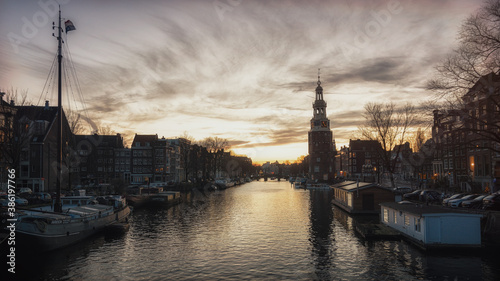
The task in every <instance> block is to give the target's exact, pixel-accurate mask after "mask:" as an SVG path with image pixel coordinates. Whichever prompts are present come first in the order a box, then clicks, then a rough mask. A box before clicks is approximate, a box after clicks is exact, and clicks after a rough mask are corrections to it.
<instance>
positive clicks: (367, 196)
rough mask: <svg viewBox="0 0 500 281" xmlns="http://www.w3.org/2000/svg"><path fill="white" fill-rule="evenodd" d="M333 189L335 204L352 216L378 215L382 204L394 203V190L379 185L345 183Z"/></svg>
mask: <svg viewBox="0 0 500 281" xmlns="http://www.w3.org/2000/svg"><path fill="white" fill-rule="evenodd" d="M331 188H332V189H333V191H334V199H333V203H334V204H335V205H336V206H338V207H340V208H341V209H343V210H345V211H347V212H349V213H351V214H378V213H380V206H379V204H380V203H382V202H394V193H393V192H392V190H390V189H388V188H385V187H382V186H380V185H378V184H377V183H368V182H356V181H344V182H341V183H337V184H334V185H332V186H331Z"/></svg>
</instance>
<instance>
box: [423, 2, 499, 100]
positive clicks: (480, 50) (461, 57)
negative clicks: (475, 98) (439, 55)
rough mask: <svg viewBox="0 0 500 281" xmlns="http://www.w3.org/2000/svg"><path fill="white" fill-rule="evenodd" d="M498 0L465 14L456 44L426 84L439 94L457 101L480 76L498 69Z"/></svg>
mask: <svg viewBox="0 0 500 281" xmlns="http://www.w3.org/2000/svg"><path fill="white" fill-rule="evenodd" d="M499 23H500V0H487V1H485V4H484V5H483V7H482V8H481V9H479V10H478V11H477V12H476V13H475V14H473V15H471V16H470V17H469V18H467V19H466V20H465V21H464V23H463V24H462V26H461V29H460V31H459V34H458V40H459V46H458V47H457V48H456V49H455V50H454V51H453V52H452V53H451V54H450V55H449V56H448V57H447V58H446V59H445V60H444V61H443V62H442V63H440V64H439V65H438V66H437V67H436V70H437V73H436V76H435V77H434V78H433V79H431V80H429V81H428V83H427V87H428V88H429V89H431V90H434V91H436V92H437V93H438V94H439V95H438V97H447V100H448V101H450V102H451V103H452V104H460V101H461V95H463V94H465V93H466V92H467V91H468V90H469V89H470V88H471V87H472V86H473V85H474V84H475V83H476V82H477V81H478V80H479V79H480V78H481V77H483V76H485V75H487V74H489V73H492V72H493V73H498V71H499V70H500V24H499Z"/></svg>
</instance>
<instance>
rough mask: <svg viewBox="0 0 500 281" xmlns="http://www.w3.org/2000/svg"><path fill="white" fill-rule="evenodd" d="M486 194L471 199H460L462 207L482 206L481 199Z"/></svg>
mask: <svg viewBox="0 0 500 281" xmlns="http://www.w3.org/2000/svg"><path fill="white" fill-rule="evenodd" d="M486 196H487V195H480V196H478V197H476V198H474V199H472V200H465V201H462V207H463V208H479V207H482V205H483V199H484V197H486Z"/></svg>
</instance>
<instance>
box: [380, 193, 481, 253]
mask: <svg viewBox="0 0 500 281" xmlns="http://www.w3.org/2000/svg"><path fill="white" fill-rule="evenodd" d="M481 217H482V215H481V214H474V213H467V212H463V211H460V210H455V209H449V208H443V207H441V206H427V205H422V204H420V205H417V204H399V203H395V202H386V203H382V204H381V218H380V220H381V221H382V223H383V224H385V225H387V226H389V227H392V228H393V229H395V230H397V231H399V232H400V233H401V234H402V235H403V236H404V237H405V238H407V239H408V240H409V241H410V242H413V243H414V244H416V245H417V246H419V247H421V248H423V249H432V248H445V247H469V248H475V247H481Z"/></svg>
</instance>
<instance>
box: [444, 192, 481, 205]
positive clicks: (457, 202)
mask: <svg viewBox="0 0 500 281" xmlns="http://www.w3.org/2000/svg"><path fill="white" fill-rule="evenodd" d="M478 196H479V194H469V195H466V196H464V197H462V198H458V199H453V200H450V201H448V206H450V207H453V208H458V207H460V206H462V202H464V201H467V200H472V199H474V198H476V197H478Z"/></svg>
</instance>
